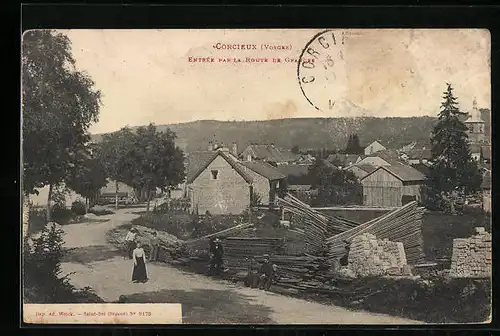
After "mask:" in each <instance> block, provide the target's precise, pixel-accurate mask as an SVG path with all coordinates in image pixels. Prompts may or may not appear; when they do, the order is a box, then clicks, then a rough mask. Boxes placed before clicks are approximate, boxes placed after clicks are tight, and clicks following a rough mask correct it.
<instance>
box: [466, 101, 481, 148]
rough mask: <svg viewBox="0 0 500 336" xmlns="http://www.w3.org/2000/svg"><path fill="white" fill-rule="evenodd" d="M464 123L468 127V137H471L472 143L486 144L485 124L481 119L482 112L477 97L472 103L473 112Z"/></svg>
mask: <svg viewBox="0 0 500 336" xmlns="http://www.w3.org/2000/svg"><path fill="white" fill-rule="evenodd" d="M464 123H465V126H467V135H468V136H469V142H470V143H472V144H481V143H484V142H485V134H484V125H485V122H484V120H483V119H481V112H480V111H479V109H478V108H477V101H476V98H475V97H474V101H473V103H472V112H471V113H469V118H468V119H467V120H466V121H465V122H464Z"/></svg>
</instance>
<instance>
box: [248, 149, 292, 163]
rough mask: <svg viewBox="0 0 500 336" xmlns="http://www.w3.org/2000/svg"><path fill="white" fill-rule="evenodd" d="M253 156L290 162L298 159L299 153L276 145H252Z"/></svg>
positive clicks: (272, 160)
mask: <svg viewBox="0 0 500 336" xmlns="http://www.w3.org/2000/svg"><path fill="white" fill-rule="evenodd" d="M249 147H250V149H251V150H252V152H253V157H254V158H255V159H259V160H266V161H271V162H288V161H294V160H296V159H297V155H295V154H293V153H292V152H290V151H288V150H283V149H279V148H277V147H275V146H274V145H250V146H249Z"/></svg>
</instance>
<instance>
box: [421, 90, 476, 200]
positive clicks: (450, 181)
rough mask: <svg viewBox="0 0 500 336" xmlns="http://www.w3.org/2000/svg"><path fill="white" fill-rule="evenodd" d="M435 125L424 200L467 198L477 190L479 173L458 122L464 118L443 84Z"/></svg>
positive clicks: (460, 124) (450, 91) (466, 138)
mask: <svg viewBox="0 0 500 336" xmlns="http://www.w3.org/2000/svg"><path fill="white" fill-rule="evenodd" d="M446 85H447V89H446V91H445V92H444V93H443V102H442V103H441V111H440V112H439V116H438V122H437V124H436V125H435V126H434V129H433V131H432V134H431V152H432V162H433V165H432V166H431V168H430V172H429V176H428V183H427V198H428V200H430V201H431V202H433V203H435V204H442V203H443V200H444V199H445V198H449V195H450V194H451V193H456V192H458V193H461V194H463V195H470V194H471V193H473V192H475V191H477V190H479V188H480V186H481V182H482V176H481V172H480V170H479V168H478V165H477V163H476V161H475V160H474V159H473V158H472V156H471V152H470V146H469V142H468V137H467V132H466V131H467V127H466V126H465V124H464V123H463V122H462V121H461V120H460V116H462V115H465V113H463V112H461V111H460V110H459V109H458V107H457V99H456V97H455V96H454V95H453V88H452V86H451V84H448V83H447V84H446Z"/></svg>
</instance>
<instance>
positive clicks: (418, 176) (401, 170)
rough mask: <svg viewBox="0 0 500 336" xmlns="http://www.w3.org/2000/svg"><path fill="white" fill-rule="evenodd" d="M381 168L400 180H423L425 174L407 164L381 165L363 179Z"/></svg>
mask: <svg viewBox="0 0 500 336" xmlns="http://www.w3.org/2000/svg"><path fill="white" fill-rule="evenodd" d="M379 169H383V170H385V171H387V172H388V173H389V174H392V175H393V176H395V177H397V178H398V179H400V180H401V181H404V182H406V181H423V180H425V175H424V174H422V173H421V172H420V171H418V170H416V169H415V168H413V167H410V166H407V165H402V164H401V165H392V166H383V167H378V168H377V169H375V170H374V171H373V172H371V173H369V174H368V175H366V176H365V177H363V179H365V178H367V177H368V176H370V175H371V174H373V173H374V172H375V171H377V170H379Z"/></svg>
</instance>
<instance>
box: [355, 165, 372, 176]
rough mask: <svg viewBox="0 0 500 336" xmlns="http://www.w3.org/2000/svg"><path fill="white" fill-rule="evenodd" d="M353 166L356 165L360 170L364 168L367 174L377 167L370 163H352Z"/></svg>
mask: <svg viewBox="0 0 500 336" xmlns="http://www.w3.org/2000/svg"><path fill="white" fill-rule="evenodd" d="M353 166H354V167H358V168H359V169H361V170H364V171H365V172H367V173H368V174H369V173H371V172H372V171H375V169H377V167H375V166H371V165H353Z"/></svg>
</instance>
